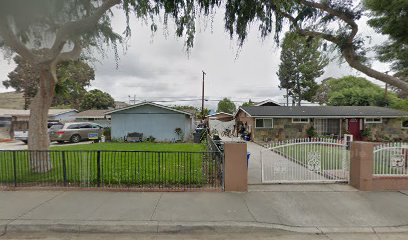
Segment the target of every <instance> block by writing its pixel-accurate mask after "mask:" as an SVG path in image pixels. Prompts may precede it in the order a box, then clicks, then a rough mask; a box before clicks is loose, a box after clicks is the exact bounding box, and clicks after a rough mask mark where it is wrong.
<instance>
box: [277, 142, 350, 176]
mask: <svg viewBox="0 0 408 240" xmlns="http://www.w3.org/2000/svg"><path fill="white" fill-rule="evenodd" d="M275 151H276V152H279V153H281V154H282V155H284V156H286V157H288V158H290V159H291V160H293V161H295V162H298V163H300V164H302V165H306V166H307V162H308V154H310V153H317V154H318V156H320V162H321V170H337V169H342V161H343V158H345V159H346V160H347V161H349V160H350V151H349V150H346V149H344V148H343V147H339V146H335V145H329V144H327V145H323V144H313V143H311V144H310V143H308V144H296V145H289V146H285V147H278V148H276V149H275Z"/></svg>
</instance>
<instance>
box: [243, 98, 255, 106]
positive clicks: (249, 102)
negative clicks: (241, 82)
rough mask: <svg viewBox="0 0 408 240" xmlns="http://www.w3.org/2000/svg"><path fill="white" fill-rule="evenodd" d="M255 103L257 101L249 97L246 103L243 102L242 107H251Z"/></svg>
mask: <svg viewBox="0 0 408 240" xmlns="http://www.w3.org/2000/svg"><path fill="white" fill-rule="evenodd" d="M254 104H255V103H254V102H252V100H251V99H249V100H248V102H244V103H243V104H242V107H249V106H253V105H254Z"/></svg>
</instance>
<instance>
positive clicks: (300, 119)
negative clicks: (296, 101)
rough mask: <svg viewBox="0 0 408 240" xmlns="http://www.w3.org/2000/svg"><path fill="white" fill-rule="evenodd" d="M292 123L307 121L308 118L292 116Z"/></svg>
mask: <svg viewBox="0 0 408 240" xmlns="http://www.w3.org/2000/svg"><path fill="white" fill-rule="evenodd" d="M292 123H309V118H292Z"/></svg>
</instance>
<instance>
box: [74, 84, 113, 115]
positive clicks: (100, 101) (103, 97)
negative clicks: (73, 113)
mask: <svg viewBox="0 0 408 240" xmlns="http://www.w3.org/2000/svg"><path fill="white" fill-rule="evenodd" d="M110 107H112V108H114V107H115V100H114V99H113V98H112V96H111V95H110V94H109V93H106V92H102V91H101V90H99V89H93V90H91V91H89V92H87V93H86V94H85V96H84V98H83V100H82V102H81V105H80V109H81V111H85V110H89V109H108V108H110Z"/></svg>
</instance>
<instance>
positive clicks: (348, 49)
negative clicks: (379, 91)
mask: <svg viewBox="0 0 408 240" xmlns="http://www.w3.org/2000/svg"><path fill="white" fill-rule="evenodd" d="M300 1H301V2H307V3H310V2H308V1H304V0H300ZM310 4H311V3H310ZM315 5H316V6H315ZM317 5H319V7H321V6H320V5H322V4H318V3H313V5H310V6H311V7H317V8H319V7H318V6H317ZM324 8H325V9H326V8H327V7H326V6H324ZM276 12H277V14H280V15H281V16H283V17H285V18H287V19H288V20H289V21H290V22H291V23H292V25H293V26H294V27H295V29H296V31H298V32H299V33H300V34H303V35H306V36H313V37H319V38H323V39H325V40H327V41H329V42H332V43H334V44H336V45H338V46H339V45H340V44H342V41H341V39H339V38H338V37H336V36H335V35H332V34H327V33H322V32H318V31H313V30H309V29H302V28H301V27H300V26H299V25H298V23H297V21H296V19H295V18H294V17H293V16H292V15H290V14H289V13H286V12H283V11H281V10H279V9H278V8H276ZM328 12H329V11H328ZM332 12H333V14H337V15H341V14H339V12H338V11H334V10H333V11H330V12H329V13H330V14H332ZM337 15H336V16H337ZM344 17H346V16H344ZM348 24H349V25H350V24H351V27H352V29H353V31H352V34H351V35H350V36H349V37H348V41H347V44H343V46H342V55H343V57H344V58H345V59H346V61H347V63H348V64H349V65H350V66H351V67H352V68H354V69H356V70H358V71H360V72H362V73H364V74H366V75H367V76H369V77H372V78H375V79H378V80H381V81H383V82H385V83H388V84H390V85H392V86H395V87H398V88H400V89H401V90H402V91H404V92H408V83H407V82H405V81H403V80H402V79H400V78H397V77H394V76H390V75H388V74H385V73H382V72H379V71H376V70H374V69H372V68H370V67H368V66H366V65H364V64H363V63H362V62H361V60H360V59H359V57H358V55H357V53H356V52H355V50H354V46H353V44H352V42H353V40H354V37H355V35H356V33H357V31H358V27H357V25H356V26H355V27H353V26H354V25H353V24H355V22H354V21H353V20H351V22H350V23H348Z"/></svg>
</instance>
